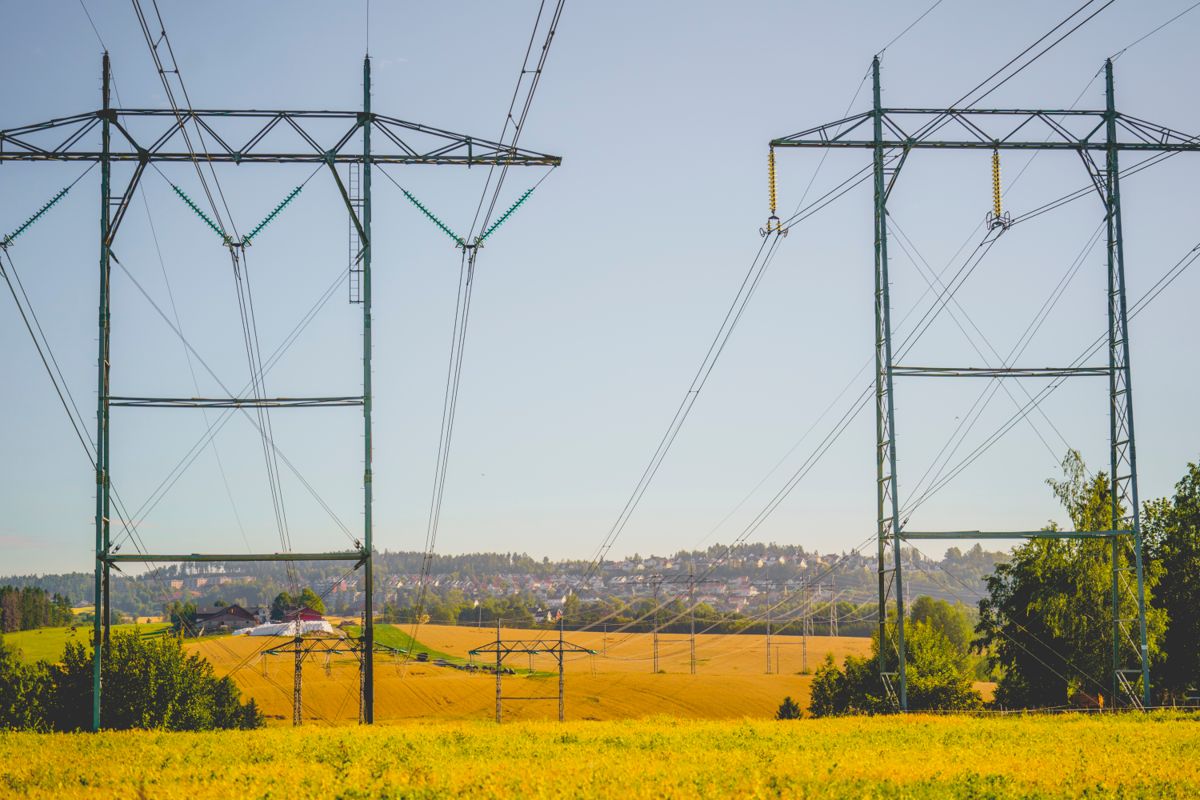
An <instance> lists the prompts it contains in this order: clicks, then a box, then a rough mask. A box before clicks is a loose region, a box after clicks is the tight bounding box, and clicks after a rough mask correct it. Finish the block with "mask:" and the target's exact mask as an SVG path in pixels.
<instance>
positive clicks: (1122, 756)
mask: <svg viewBox="0 0 1200 800" xmlns="http://www.w3.org/2000/svg"><path fill="white" fill-rule="evenodd" d="M1198 752H1200V723H1197V722H1196V721H1195V720H1193V719H1191V718H1184V717H1182V716H1174V715H1170V714H1152V715H1133V714H1130V715H1109V716H1103V717H1101V716H1093V717H1081V716H1038V717H999V718H997V717H990V718H973V717H922V716H911V717H906V718H903V717H883V718H881V717H875V718H842V719H824V720H799V721H790V722H773V721H748V720H742V721H711V720H709V721H679V720H673V719H664V718H657V719H649V720H625V721H610V722H567V723H563V724H559V723H554V722H518V723H513V724H506V725H500V726H497V725H495V724H494V723H486V722H439V723H430V724H409V725H404V726H390V727H384V728H371V729H367V728H349V727H344V728H335V729H330V728H320V727H308V728H302V729H299V730H291V729H278V728H276V729H269V730H263V731H245V732H242V731H238V732H224V733H196V734H184V733H175V734H171V733H152V732H119V733H118V732H114V733H101V734H32V733H0V795H2V796H4V797H18V798H39V799H40V798H62V799H63V800H71V799H72V798H111V797H122V798H124V797H131V798H160V799H161V800H172V798H178V799H183V798H186V800H207V799H208V798H213V799H214V800H230V798H239V799H240V798H264V799H265V798H294V797H303V798H318V797H319V798H345V799H346V800H349V798H435V797H474V798H503V799H504V800H511V798H559V797H563V798H566V797H570V798H579V797H589V798H590V797H604V798H609V797H611V798H662V797H680V798H682V797H739V798H743V797H744V798H766V797H802V798H913V799H914V800H915V799H917V798H921V799H924V798H936V799H938V800H940V799H942V798H955V799H956V800H959V799H961V800H967V799H968V798H969V799H970V800H978V799H979V798H992V799H993V800H1008V798H1014V799H1015V798H1092V799H1095V798H1124V799H1125V800H1134V799H1135V798H1147V799H1149V798H1155V799H1156V800H1157V799H1158V798H1179V799H1180V800H1182V798H1194V797H1197V796H1200V766H1198V765H1197V759H1196V753H1198Z"/></svg>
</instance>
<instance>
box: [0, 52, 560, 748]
mask: <svg viewBox="0 0 1200 800" xmlns="http://www.w3.org/2000/svg"><path fill="white" fill-rule="evenodd" d="M111 82H112V81H111V69H110V64H109V57H108V53H105V54H104V58H103V69H102V80H101V83H102V89H101V99H102V104H101V107H100V109H99V110H98V111H87V112H83V113H80V114H73V115H71V116H67V117H60V118H57V119H52V120H48V121H46V122H39V123H34V124H30V125H22V126H20V127H16V128H9V129H5V130H0V162H4V161H79V162H97V163H98V164H99V165H100V257H99V265H100V293H99V355H98V359H97V361H98V367H97V372H98V375H97V385H98V389H99V391H98V400H97V409H96V453H97V458H96V515H95V528H96V536H95V596H96V612H97V613H96V615H95V617H96V620H95V628H94V634H93V640H94V643H95V658H94V661H93V677H92V683H93V695H92V697H93V704H92V727H93V729H99V727H100V722H101V715H100V711H101V707H102V688H103V687H102V686H101V674H102V662H103V658H104V655H103V653H104V647H102V644H103V643H105V642H107V641H108V635H109V610H110V596H109V573H110V571H111V567H112V565H113V564H117V563H120V562H140V563H172V562H174V563H188V562H200V561H210V562H211V561H349V562H354V563H355V564H356V566H357V567H359V568H361V569H362V570H363V590H364V592H363V593H364V598H365V599H364V609H363V612H364V614H363V617H364V619H363V643H362V648H363V650H362V703H363V714H362V716H363V721H364V722H366V723H370V722H372V721H373V720H374V660H373V653H374V651H375V641H374V624H373V607H372V599H373V598H372V594H373V590H374V586H373V578H374V570H373V562H372V532H373V531H372V527H373V525H372V517H371V499H372V474H371V462H372V439H371V415H372V406H371V401H372V396H371V349H372V344H371V315H372V305H371V300H372V298H371V251H372V249H373V247H372V239H371V172H372V167H374V166H375V165H383V164H425V165H437V166H467V167H469V166H472V165H475V166H493V165H499V166H504V165H512V166H558V165H559V164H561V163H562V159H560V158H559V157H558V156H552V155H546V154H544V153H537V152H533V151H530V150H525V149H520V148H517V147H515V146H511V145H505V144H502V143H499V142H492V141H489V140H487V139H481V138H478V137H473V136H467V135H464V134H459V133H454V132H451V131H447V130H443V129H440V128H433V127H429V126H427V125H421V124H417V123H413V122H406V121H404V120H401V119H398V118H396V117H390V116H385V115H383V114H378V113H375V112H374V111H372V109H371V62H370V59H369V58H365V59H364V60H363V105H362V110H361V111H291V110H274V111H268V110H236V109H204V110H193V109H190V108H189V109H185V110H180V109H175V108H168V109H135V108H113V107H112V105H111V103H110V87H111ZM247 126H249V129H250V135H249V136H248V138H247V136H246V130H247ZM188 128H191V129H193V130H196V131H203V138H204V139H205V140H207V142H208V143H210V144H211V147H210V148H209V150H208V152H206V153H204V154H203V155H202V156H199V158H200V159H201V160H203V161H206V162H208V163H209V164H210V165H211V164H234V165H245V164H274V165H279V164H310V165H312V164H318V165H320V164H324V165H327V166H328V167H329V171H330V173H331V174H332V176H333V179H334V183H335V184H336V186H337V189H338V192H339V194H340V196H341V197H342V199H343V201H344V202H345V204H346V209H347V212H348V213H349V215H350V219H351V222H352V223H353V225H354V227H355V229H356V231H357V233H358V235H359V240H360V241H361V243H362V252H361V259H360V262H359V265H358V272H359V274H358V275H355V276H353V277H354V279H355V280H356V281H357V285H354V286H352V290H353V289H356V290H357V292H356V294H357V297H354V296H353V295H352V297H353V299H356V300H357V301H358V302H359V303H360V304H361V306H362V332H363V349H362V359H363V377H362V381H363V386H362V394H361V395H360V396H358V397H352V398H346V397H336V398H333V397H316V398H302V402H295V401H294V399H293V400H288V399H285V398H256V397H249V398H248V397H225V398H200V399H197V398H135V397H121V398H119V399H118V400H117V401H116V402H114V397H113V395H112V393H111V390H110V384H109V371H110V363H111V362H110V357H111V352H110V347H109V345H110V330H111V316H110V276H111V254H112V246H113V241H114V240H115V238H116V235H117V231H118V229H119V228H120V225H121V222H122V220H123V219H124V218H125V214H126V212H127V211H128V210H129V206H130V203H131V201H132V200H133V196H134V193H135V190H136V189H137V188H138V184H139V181H140V180H141V178H142V176H143V174H144V173H145V170H146V167H147V166H149V165H151V164H153V163H165V162H175V163H192V162H194V161H195V160H196V159H197V158H198V156H197V154H196V153H194V152H192V151H191V150H190V149H180V143H181V141H182V140H184V139H185V138H186V137H185V136H184V133H185V132H186V129H188ZM147 131H149V134H150V135H148V136H147V135H146V133H147ZM97 134H98V135H99V136H98V138H99V141H98V142H97V141H96V140H97ZM372 134H376V135H377V136H378V137H380V140H381V141H382V143H383V147H382V148H378V149H376V148H373V146H372ZM356 139H357V140H358V141H360V142H361V149H356V148H355V147H354V143H355V140H356ZM377 141H379V140H377ZM122 164H132V165H133V172H132V175H131V176H130V177H129V179H128V182H126V183H125V185H124V188H123V189H114V181H113V174H112V173H113V166H114V165H122ZM341 165H355V166H357V168H358V169H361V189H360V191H361V196H356V197H351V196H350V194H349V193H348V192H347V189H346V185H345V184H346V182H344V181H343V179H342V177H341V175H340V174H339V173H338V167H339V166H341ZM347 168H349V167H347ZM356 177H357V176H356ZM226 244H227V245H229V244H231V243H229V242H227V243H226ZM232 244H233V245H237V244H238V243H232ZM354 266H355V265H352V270H353V269H354ZM114 405H123V406H129V407H141V408H146V407H158V408H265V407H278V406H281V405H289V406H290V407H323V406H325V407H328V406H345V405H356V406H361V407H362V414H363V462H364V466H363V473H362V485H363V530H362V538H361V540H360V541H359V542H358V543H357V545H358V546H357V547H356V548H355V549H352V550H345V551H330V552H319V553H290V552H289V553H251V554H233V553H226V554H213V555H208V554H196V553H186V552H178V553H116V552H114V551H113V550H112V547H111V546H112V542H111V536H110V529H111V525H110V514H111V497H110V495H111V488H110V487H111V481H110V472H109V463H110V462H109V444H110V441H109V439H110V436H109V434H110V431H109V409H110V407H112V406H114Z"/></svg>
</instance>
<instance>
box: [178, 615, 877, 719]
mask: <svg viewBox="0 0 1200 800" xmlns="http://www.w3.org/2000/svg"><path fill="white" fill-rule="evenodd" d="M388 627H389V626H378V629H379V630H380V631H381V633H383V632H386V631H387V629H388ZM403 630H404V632H406V633H407V632H409V631H410V630H411V629H410V628H404V629H403ZM495 635H496V632H495V629H488V628H483V629H476V628H460V627H454V626H439V625H423V626H421V628H420V630H419V632H418V637H419V640H420V642H421V644H422V645H424V646H426V647H428V648H430V649H432V650H433V651H435V652H438V653H444V654H446V655H447V656H452V657H458V658H462V659H467V658H468V651H470V650H471V648H473V647H478V646H479V645H482V644H485V643H487V642H490V641H492V640H493V639H495ZM501 635H502V637H503V638H505V639H515V638H522V639H531V638H538V637H543V638H545V637H552V638H555V639H556V638H557V633H553V632H547V631H532V630H520V629H507V628H506V629H503V630H502V631H501ZM565 639H566V640H567V641H569V642H572V643H574V644H578V645H581V646H583V647H587V648H589V649H593V650H596V651H597V654H596V655H594V656H591V655H587V654H578V655H573V656H571V657H569V658H568V660H567V661H566V664H565V671H566V676H567V679H566V716H567V719H569V720H575V719H589V720H612V719H629V718H636V717H646V716H652V715H656V714H665V715H670V716H674V717H684V718H690V719H735V718H742V717H759V718H764V719H765V718H770V717H772V716H773V715H774V713H775V710H776V708H778V706H779V703H780V702H781V701H782V700H783V698H784V696H785V695H790V696H791V697H793V698H795V699H796V700H797V701H798V702H800V703H801V704H802V705H807V703H808V696H809V685H810V683H811V680H812V679H811V676H809V675H800V674H798V673H799V672H800V671H801V668H802V666H803V661H804V653H803V651H804V649H805V648H804V645H803V643H802V641H801V638H800V637H799V636H778V637H774V640H773V641H774V646H773V647H772V666H771V668H772V671H773V674H770V675H768V674H766V649H765V639H764V637H763V636H721V635H698V636H697V637H696V640H697V641H696V661H697V668H696V671H697V674H696V675H694V676H693V675H691V674H690V663H689V661H690V654H689V645H688V637H687V636H686V635H680V634H670V635H666V634H663V635H660V636H659V670H660V671H659V672H658V673H654V672H653V671H652V670H653V656H652V652H653V649H652V648H653V644H652V637H651V635H650V634H645V633H638V634H627V633H625V634H609V635H605V634H604V633H602V632H595V633H592V632H584V633H574V632H567V633H566V634H565ZM285 642H286V640H275V639H272V640H270V642H269V643H268V640H266V639H264V638H257V637H256V638H247V637H242V636H235V637H219V638H214V639H206V640H201V641H198V642H192V643H189V644H187V645H186V646H187V647H188V648H189V649H192V650H194V651H195V652H198V653H201V654H203V655H204V656H205V657H206V658H207V659H209V660H210V661H211V662H212V664H213V666H214V668H215V670H216V672H217V674H218V675H225V674H230V673H231V674H232V675H233V678H234V680H235V681H236V682H237V684H238V686H239V687H240V688H241V689H242V691H243V692H244V693H245V694H246V695H248V696H250V697H253V698H254V699H255V700H256V701H257V702H258V703H259V705H260V706H261V707H262V709H263V711H264V713H266V714H267V718H268V722H271V723H276V724H278V723H281V722H282V723H286V724H290V723H291V720H292V687H293V684H294V671H295V670H294V667H295V662H294V660H293V657H292V656H290V655H281V656H265V657H264V656H261V655H258V652H259V651H260V650H262V649H263V648H264V647H270V646H271V645H273V644H282V643H285ZM869 649H870V640H869V639H865V638H852V637H834V638H831V637H827V636H810V637H808V643H807V664H808V667H809V669H810V670H812V669H815V668H816V667H817V666H818V665H819V664H820V662H821V660H822V659H823V658H825V654H826V653H832V654H833V655H834V657H835V658H837V659H838V660H839V661H840V660H841V659H842V658H844V657H845V656H846V655H850V654H853V655H862V654H865V653H866V652H868V651H869ZM505 665H506V666H509V667H512V668H514V669H516V670H520V671H521V672H518V674H516V675H507V676H505V678H504V694H505V695H506V696H514V697H515V696H539V697H551V696H554V697H556V696H557V692H558V675H557V669H558V667H557V664H556V662H555V661H554V659H553V658H552V657H551V656H548V655H540V656H536V657H534V658H533V659H532V660H531V659H530V658H529V657H527V656H524V655H521V656H511V657H510V658H509V659H508V660H506V661H505ZM530 668H532V669H533V673H532V674H529V670H530ZM302 669H303V674H304V678H303V713H304V716H305V719H306V721H308V722H312V723H314V724H322V723H328V724H348V723H354V722H357V720H358V664H357V662H356V661H354V660H353V659H352V658H350V657H340V658H339V657H334V658H332V659H331V660H330V662H329V664H328V668H327V667H326V662H325V659H324V657H323V656H318V657H314V658H310V659H309V660H306V661H305V663H304V666H303V668H302ZM375 686H376V688H375V698H376V699H375V718H376V720H377V721H379V722H388V721H392V720H407V719H414V718H423V719H428V718H431V717H432V718H437V719H443V720H471V719H478V720H486V719H492V718H493V716H494V713H495V698H496V681H495V677H494V676H493V675H490V674H485V673H469V672H465V671H462V670H457V669H453V668H451V667H443V666H436V665H435V664H433V663H427V664H421V663H416V662H409V663H407V664H405V663H403V662H401V661H400V660H398V659H395V658H393V657H390V656H378V657H377V659H376V679H375ZM557 714H558V703H557V700H556V699H555V700H537V701H515V700H514V701H508V702H505V704H504V715H505V719H510V720H533V719H556V718H557Z"/></svg>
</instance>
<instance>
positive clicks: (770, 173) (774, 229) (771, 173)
mask: <svg viewBox="0 0 1200 800" xmlns="http://www.w3.org/2000/svg"><path fill="white" fill-rule="evenodd" d="M767 194H768V196H769V198H770V201H771V215H770V216H769V217H767V226H766V227H765V228H759V229H758V233H759V235H760V236H768V235H770V234H772V233H777V234H779V235H780V236H787V229H786V228H784V227H783V223H781V222H780V221H779V216H778V214H777V213H776V205H777V200H778V194H777V192H776V190H775V148H774V147H772V148H771V149H770V150H769V151H768V152H767Z"/></svg>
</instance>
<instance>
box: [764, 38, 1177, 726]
mask: <svg viewBox="0 0 1200 800" xmlns="http://www.w3.org/2000/svg"><path fill="white" fill-rule="evenodd" d="M871 74H872V83H873V87H872V88H873V97H874V103H873V107H872V109H871V110H870V111H864V112H861V113H858V114H855V115H853V116H850V117H846V118H845V119H841V120H837V121H835V122H830V123H827V124H825V125H820V126H818V127H815V128H810V129H808V130H805V131H801V132H799V133H796V134H792V135H791V136H784V137H781V138H778V139H774V140H772V141H771V143H770V145H771V149H772V154H773V151H774V148H777V147H809V148H858V149H864V150H870V151H871V152H872V155H873V167H874V195H875V430H876V478H877V491H876V508H877V520H878V522H877V539H878V560H879V634H880V656H879V668H880V672H881V676H882V678H883V680H884V682H885V685H887V686H889V687H890V686H892V683H893V681H895V683H896V684H897V688H896V690H895V691H896V692H897V693H898V696H897V697H896V698H895V701H896V703H897V705H898V707H899V708H900V709H901V710H907V708H908V696H907V676H906V668H905V643H904V614H905V609H904V566H903V557H902V552H901V545H902V543H903V542H904V541H906V540H918V539H934V540H945V539H1031V538H1043V537H1046V538H1050V537H1053V538H1104V539H1107V540H1109V541H1110V542H1111V544H1112V604H1113V606H1112V608H1113V611H1112V616H1113V620H1112V622H1113V631H1112V637H1113V656H1112V691H1113V698H1114V700H1116V699H1117V698H1120V697H1122V696H1124V697H1125V698H1126V700H1127V702H1128V703H1129V704H1131V705H1135V706H1146V705H1149V703H1150V670H1149V658H1148V652H1147V645H1146V603H1145V588H1144V574H1143V559H1142V533H1141V519H1140V508H1139V502H1140V500H1139V497H1138V488H1137V451H1136V445H1135V438H1134V425H1133V385H1132V384H1133V381H1132V372H1131V369H1130V363H1129V325H1128V312H1127V304H1126V290H1125V250H1124V241H1123V237H1122V231H1121V192H1120V166H1119V154H1120V153H1121V152H1135V153H1139V152H1140V153H1164V152H1184V151H1186V152H1195V151H1200V138H1197V137H1195V136H1190V135H1187V134H1184V133H1181V132H1179V131H1176V130H1173V129H1171V128H1167V127H1165V126H1162V125H1158V124H1156V123H1152V122H1147V121H1145V120H1142V119H1138V118H1136V117H1132V116H1129V115H1127V114H1123V113H1120V112H1118V111H1117V110H1116V102H1115V99H1114V92H1113V69H1112V61H1111V60H1109V61H1106V62H1105V65H1104V75H1105V107H1104V108H1103V109H1101V110H1092V111H1087V110H1074V109H1070V110H1062V109H1011V108H1010V109H1005V108H999V109H984V108H885V107H884V106H883V103H882V101H881V99H880V80H879V58H878V57H876V58H875V60H874V62H873V65H872V70H871ZM944 129H949V130H950V131H952V132H953V134H954V135H952V136H951V137H950V138H934V134H935V133H937V132H939V131H942V130H944ZM868 131H869V135H868V136H864V133H866V132H868ZM919 149H932V150H961V149H967V150H991V151H993V153H996V152H998V151H1000V150H1030V151H1040V150H1053V151H1066V152H1074V153H1076V154H1078V156H1079V157H1080V158H1081V160H1082V161H1083V164H1084V167H1085V168H1086V170H1087V174H1088V177H1089V178H1090V179H1091V183H1092V187H1093V188H1094V189H1095V191H1096V194H1097V196H1098V197H1099V199H1100V202H1101V205H1102V207H1103V209H1104V218H1105V223H1106V228H1107V273H1108V287H1107V300H1108V302H1107V316H1108V364H1107V365H1106V366H1092V367H1089V366H1071V367H1064V368H1060V369H1042V368H1038V369H1021V368H1014V367H1009V366H1004V367H1002V368H999V369H981V368H976V367H966V368H955V367H923V366H922V367H917V366H905V365H899V364H896V363H895V362H894V360H893V353H892V318H891V297H890V289H889V287H890V283H889V276H888V200H889V198H890V196H891V192H892V189H893V187H894V186H895V184H896V179H897V178H898V177H899V174H900V171H901V169H902V168H903V166H904V164H905V161H906V160H907V158H908V155H909V153H911V152H912V151H913V150H919ZM1100 156H1103V160H1102V162H1098V160H1097V159H1098V157H1100ZM772 160H773V155H772ZM997 205H998V203H997ZM998 211H999V209H998V208H997V214H996V216H997V217H999V213H998ZM989 222H990V223H992V224H993V225H994V226H996V227H1006V226H1007V220H1004V219H999V220H996V221H993V220H992V218H989ZM772 232H774V233H776V234H777V235H778V234H780V233H783V232H786V227H784V228H782V230H780V226H778V225H776V226H775V229H774V231H772V230H771V229H770V227H769V226H768V229H767V230H766V231H765V233H766V234H767V235H770V234H771V233H772ZM1097 375H1099V376H1106V377H1107V378H1108V385H1109V391H1108V400H1109V453H1110V456H1109V461H1110V464H1109V467H1110V470H1111V472H1110V474H1111V476H1112V485H1113V491H1112V492H1111V496H1112V498H1111V525H1110V528H1109V530H1104V531H1056V532H1047V531H974V530H966V531H947V532H914V531H908V530H905V529H904V528H903V525H902V521H901V517H900V507H901V506H900V493H899V488H898V483H897V474H896V440H897V435H896V415H895V405H894V402H893V397H894V387H893V382H894V378H897V377H906V378H907V377H923V376H937V377H984V378H995V379H1010V378H1021V377H1029V376H1036V377H1051V378H1059V377H1075V376H1081V377H1082V376H1097ZM889 548H890V551H891V552H890V553H889V552H888V551H889ZM1127 554H1131V555H1132V562H1133V566H1132V567H1122V566H1121V564H1122V561H1123V558H1124V557H1128V555H1127ZM889 557H890V564H889ZM1123 572H1132V573H1133V574H1134V577H1135V581H1136V585H1135V587H1133V588H1132V589H1131V588H1130V587H1129V586H1128V581H1127V576H1126V575H1123V574H1122V573H1123ZM1124 591H1132V592H1133V593H1134V595H1135V599H1136V605H1137V615H1136V617H1134V618H1132V619H1122V618H1121V612H1120V598H1121V595H1122V592H1124ZM892 601H894V607H895V610H896V625H895V634H894V636H893V635H892V632H891V631H890V630H889V626H888V625H887V613H888V608H889V605H890V604H891V602H892ZM1134 626H1136V630H1130V628H1132V627H1134ZM1135 637H1136V638H1135ZM1130 643H1131V644H1133V646H1132V647H1130V646H1128V644H1130ZM890 649H894V651H895V653H896V657H897V663H898V669H897V670H896V671H895V672H891V671H889V670H888V668H887V656H888V651H889V650H890ZM1131 677H1132V678H1133V680H1130V678H1131ZM1139 683H1140V690H1139V686H1138V684H1139Z"/></svg>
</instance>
